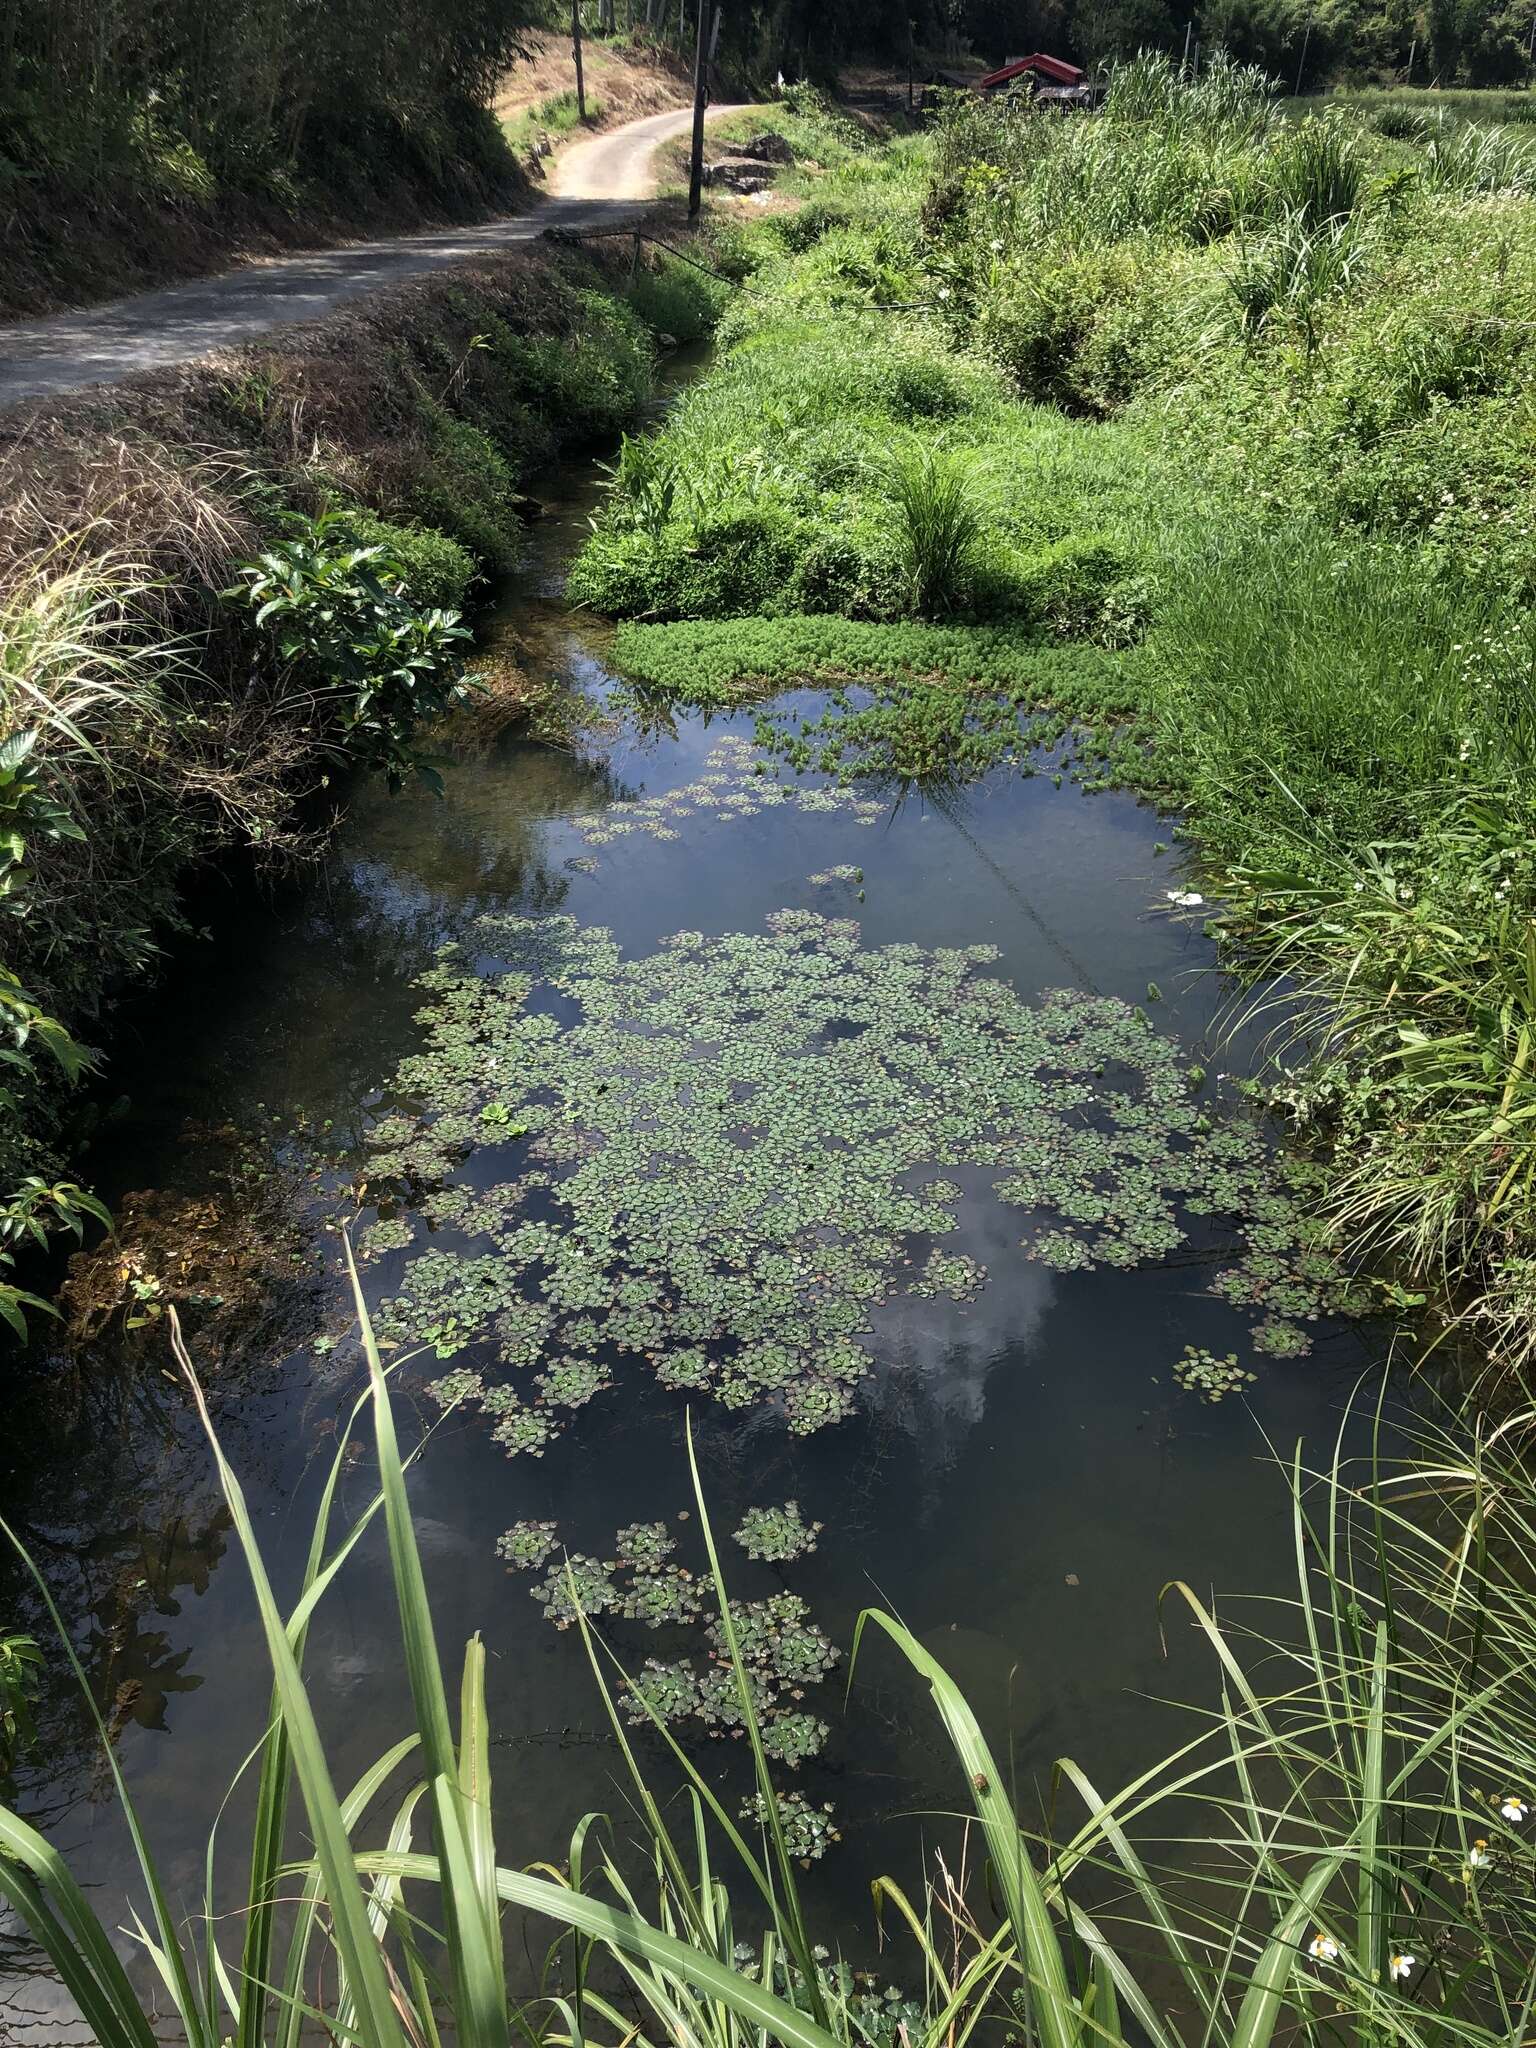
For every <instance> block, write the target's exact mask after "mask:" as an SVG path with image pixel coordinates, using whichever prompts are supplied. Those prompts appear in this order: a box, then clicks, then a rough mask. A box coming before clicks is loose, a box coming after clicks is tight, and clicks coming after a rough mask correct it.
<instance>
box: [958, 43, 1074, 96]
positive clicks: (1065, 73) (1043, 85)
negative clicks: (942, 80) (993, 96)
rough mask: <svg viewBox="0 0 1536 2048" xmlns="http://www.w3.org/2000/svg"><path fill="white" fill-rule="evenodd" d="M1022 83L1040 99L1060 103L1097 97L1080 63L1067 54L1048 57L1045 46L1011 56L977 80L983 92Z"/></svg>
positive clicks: (1000, 90)
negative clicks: (1025, 53)
mask: <svg viewBox="0 0 1536 2048" xmlns="http://www.w3.org/2000/svg"><path fill="white" fill-rule="evenodd" d="M1019 87H1023V88H1024V89H1025V90H1027V91H1031V92H1032V94H1033V96H1034V98H1036V99H1040V100H1046V101H1053V102H1055V103H1056V104H1058V105H1069V106H1086V105H1087V104H1088V102H1089V101H1090V100H1091V99H1092V97H1093V88H1092V87H1091V86H1090V85H1089V84H1088V81H1087V78H1086V77H1085V75H1084V74H1083V72H1082V71H1081V70H1080V69H1079V68H1078V66H1077V65H1076V64H1069V63H1068V62H1067V61H1066V59H1065V58H1064V57H1048V56H1047V55H1046V54H1045V52H1044V51H1043V50H1037V51H1036V52H1035V54H1034V55H1033V56H1032V57H1010V58H1009V60H1008V62H1007V63H1006V64H1004V65H1001V66H1000V67H999V68H998V69H997V70H996V71H989V72H988V73H987V74H986V76H985V77H984V78H978V79H977V80H976V90H977V92H979V93H994V92H1006V91H1008V90H1009V89H1010V88H1015V89H1016V88H1019Z"/></svg>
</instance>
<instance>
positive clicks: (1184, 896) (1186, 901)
mask: <svg viewBox="0 0 1536 2048" xmlns="http://www.w3.org/2000/svg"><path fill="white" fill-rule="evenodd" d="M1163 894H1164V895H1165V896H1166V897H1167V898H1168V901H1169V902H1170V903H1176V904H1177V905H1178V907H1179V909H1180V910H1198V909H1199V908H1200V906H1201V904H1202V903H1203V902H1204V901H1205V898H1204V897H1203V896H1202V895H1201V894H1200V891H1199V890H1198V889H1165V890H1164V891H1163Z"/></svg>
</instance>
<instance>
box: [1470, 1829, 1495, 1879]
mask: <svg viewBox="0 0 1536 2048" xmlns="http://www.w3.org/2000/svg"><path fill="white" fill-rule="evenodd" d="M1492 1861H1493V1858H1492V1857H1491V1856H1490V1855H1489V1853H1488V1842H1487V1838H1486V1837H1485V1836H1483V1835H1479V1836H1478V1838H1477V1840H1476V1841H1475V1842H1474V1843H1473V1844H1472V1846H1471V1848H1470V1849H1469V1850H1468V1851H1467V1868H1468V1869H1469V1870H1481V1869H1482V1868H1483V1866H1484V1865H1485V1864H1487V1863H1491V1862H1492Z"/></svg>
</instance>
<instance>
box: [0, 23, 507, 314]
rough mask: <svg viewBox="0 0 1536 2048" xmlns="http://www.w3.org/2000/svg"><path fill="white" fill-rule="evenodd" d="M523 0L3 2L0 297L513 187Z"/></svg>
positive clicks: (480, 199) (456, 203)
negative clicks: (510, 113)
mask: <svg viewBox="0 0 1536 2048" xmlns="http://www.w3.org/2000/svg"><path fill="white" fill-rule="evenodd" d="M526 20H527V9H526V7H525V6H524V5H523V4H522V0H443V4H437V0H431V4H427V0H381V4H379V5H370V6H363V5H361V4H359V0H340V4H338V5H335V6H327V7H324V8H318V9H317V8H314V7H310V6H307V5H303V4H301V0H262V4H261V5H259V6H256V7H249V8H241V7H232V8H218V7H207V6H200V5H194V4H192V0H163V4H162V0H58V4H52V0H50V4H49V5H48V6H45V7H41V6H36V5H33V4H31V0H4V4H3V5H0V214H3V216H4V219H5V222H6V232H5V236H4V240H3V248H0V318H5V317H15V316H16V315H17V314H18V313H21V312H25V311H32V310H39V309H44V310H46V309H48V308H51V307H53V306H58V305H68V304H74V303H78V302H79V301H80V300H81V299H82V298H85V297H89V296H92V295H94V294H98V293H100V292H101V291H103V290H110V289H112V288H113V287H114V286H118V287H120V286H123V285H126V284H131V283H134V282H137V281H138V280H140V279H142V278H144V277H146V276H155V275H160V276H164V275H167V274H174V273H176V272H187V271H195V270H207V269H210V268H213V267H215V265H216V263H217V261H218V259H219V257H220V256H221V255H222V254H223V253H224V252H225V251H226V250H227V249H228V248H229V247H230V246H231V244H232V243H238V242H240V241H245V242H247V243H249V242H252V241H255V242H259V241H260V239H261V237H262V236H263V234H266V235H269V236H270V235H278V236H283V235H286V236H287V237H289V238H291V237H292V236H293V235H294V234H295V233H298V232H307V233H309V234H310V235H314V234H316V233H318V232H320V231H321V230H322V229H324V228H325V227H327V226H329V227H331V228H332V229H334V228H336V227H338V226H339V227H346V226H355V225H356V224H358V223H361V222H363V221H367V220H376V221H383V222H386V223H388V224H389V225H391V226H395V227H405V226H409V225H410V224H411V222H412V221H413V220H418V219H420V218H421V217H422V216H423V215H424V214H444V213H450V214H451V213H458V214H465V213H467V212H471V211H475V210H484V209H485V208H486V207H487V206H488V205H489V204H491V203H492V202H497V203H504V202H505V201H506V200H507V199H508V197H509V196H511V195H513V194H514V193H515V192H516V190H517V188H518V180H517V174H516V169H515V166H514V163H513V160H512V158H511V155H510V153H509V152H508V151H507V149H506V147H505V145H504V144H503V142H502V139H501V135H500V132H499V130H498V128H497V126H496V123H495V121H494V120H493V119H492V117H491V115H490V113H489V111H488V109H489V104H490V99H491V96H492V94H493V92H494V91H495V89H496V87H497V85H498V83H499V81H500V79H501V77H502V75H503V73H504V72H505V70H506V68H507V66H508V63H509V62H510V60H511V58H512V57H513V55H514V54H515V52H516V50H517V47H518V32H519V30H520V28H521V27H522V26H523V24H524V23H525V21H526Z"/></svg>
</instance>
